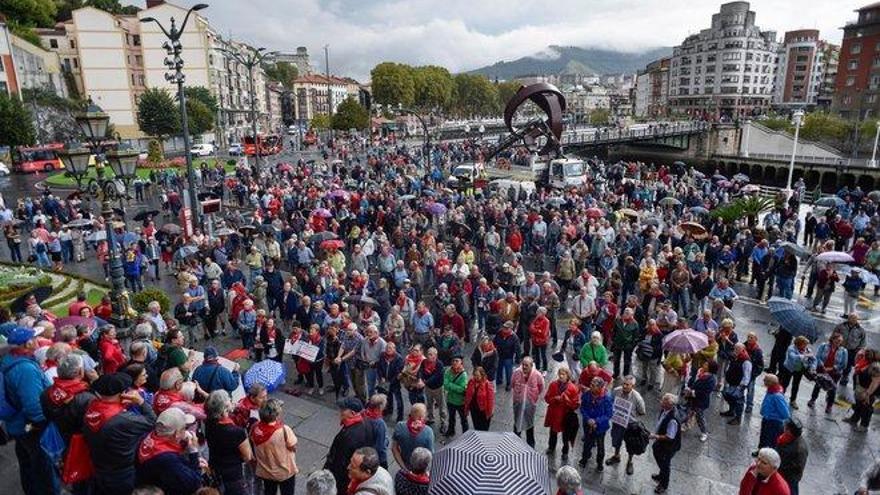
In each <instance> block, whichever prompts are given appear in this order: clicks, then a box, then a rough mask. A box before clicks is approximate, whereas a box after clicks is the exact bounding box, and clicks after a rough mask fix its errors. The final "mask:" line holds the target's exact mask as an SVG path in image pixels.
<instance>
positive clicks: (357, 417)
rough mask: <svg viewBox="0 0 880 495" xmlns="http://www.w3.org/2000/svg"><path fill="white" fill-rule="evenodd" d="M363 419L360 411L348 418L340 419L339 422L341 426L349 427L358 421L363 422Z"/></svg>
mask: <svg viewBox="0 0 880 495" xmlns="http://www.w3.org/2000/svg"><path fill="white" fill-rule="evenodd" d="M363 421H364V416H363V415H362V414H360V413H357V414H355V415H354V416H352V417H350V418H348V419H342V420H340V421H339V424H341V425H342V428H349V427H352V426H354V425H356V424H358V423H363Z"/></svg>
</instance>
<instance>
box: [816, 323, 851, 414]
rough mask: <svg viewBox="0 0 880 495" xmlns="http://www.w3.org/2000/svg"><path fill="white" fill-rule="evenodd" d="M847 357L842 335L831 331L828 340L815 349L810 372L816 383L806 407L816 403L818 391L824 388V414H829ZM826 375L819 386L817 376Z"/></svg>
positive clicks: (847, 360) (847, 361) (845, 366)
mask: <svg viewBox="0 0 880 495" xmlns="http://www.w3.org/2000/svg"><path fill="white" fill-rule="evenodd" d="M847 363H849V358H848V357H847V349H846V347H844V346H843V335H841V334H839V333H836V332H835V333H832V334H831V336H830V337H829V338H828V342H824V343H822V344H820V345H819V348H818V349H816V359H815V361H813V367H814V368H813V369H812V370H811V372H812V373H815V374H816V376H817V380H816V385H815V386H814V387H813V392H812V394H810V400H809V402H807V407H809V408H810V409H812V408H813V407H815V405H816V399H818V398H819V393H821V392H822V390H823V389H824V390H825V414H831V408H832V407H834V399H836V398H837V395H836V393H837V382H839V381H840V379H841V378H842V377H843V372H844V371H845V370H846V368H847ZM819 375H822V376H823V377H824V376H827V378H828V380H827V381H823V382H822V383H823V384H824V385H823V386H820V381H819V380H818V376H819Z"/></svg>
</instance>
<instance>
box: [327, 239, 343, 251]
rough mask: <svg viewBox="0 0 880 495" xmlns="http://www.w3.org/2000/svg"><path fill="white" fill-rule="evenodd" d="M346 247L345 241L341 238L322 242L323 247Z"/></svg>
mask: <svg viewBox="0 0 880 495" xmlns="http://www.w3.org/2000/svg"><path fill="white" fill-rule="evenodd" d="M344 247H345V242H343V241H341V240H339V239H328V240H326V241H323V242H321V249H342V248H344Z"/></svg>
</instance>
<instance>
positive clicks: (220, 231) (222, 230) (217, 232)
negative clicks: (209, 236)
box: [214, 227, 235, 236]
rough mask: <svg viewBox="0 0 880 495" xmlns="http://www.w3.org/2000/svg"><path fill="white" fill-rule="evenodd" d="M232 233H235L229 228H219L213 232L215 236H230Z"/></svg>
mask: <svg viewBox="0 0 880 495" xmlns="http://www.w3.org/2000/svg"><path fill="white" fill-rule="evenodd" d="M234 233H235V231H234V230H232V229H230V228H229V227H222V228H219V229H217V230H215V231H214V235H216V236H221V235H232V234H234Z"/></svg>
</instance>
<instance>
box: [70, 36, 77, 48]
mask: <svg viewBox="0 0 880 495" xmlns="http://www.w3.org/2000/svg"><path fill="white" fill-rule="evenodd" d="M70 49H71V50H76V40H73V39H72V40H70Z"/></svg>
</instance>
